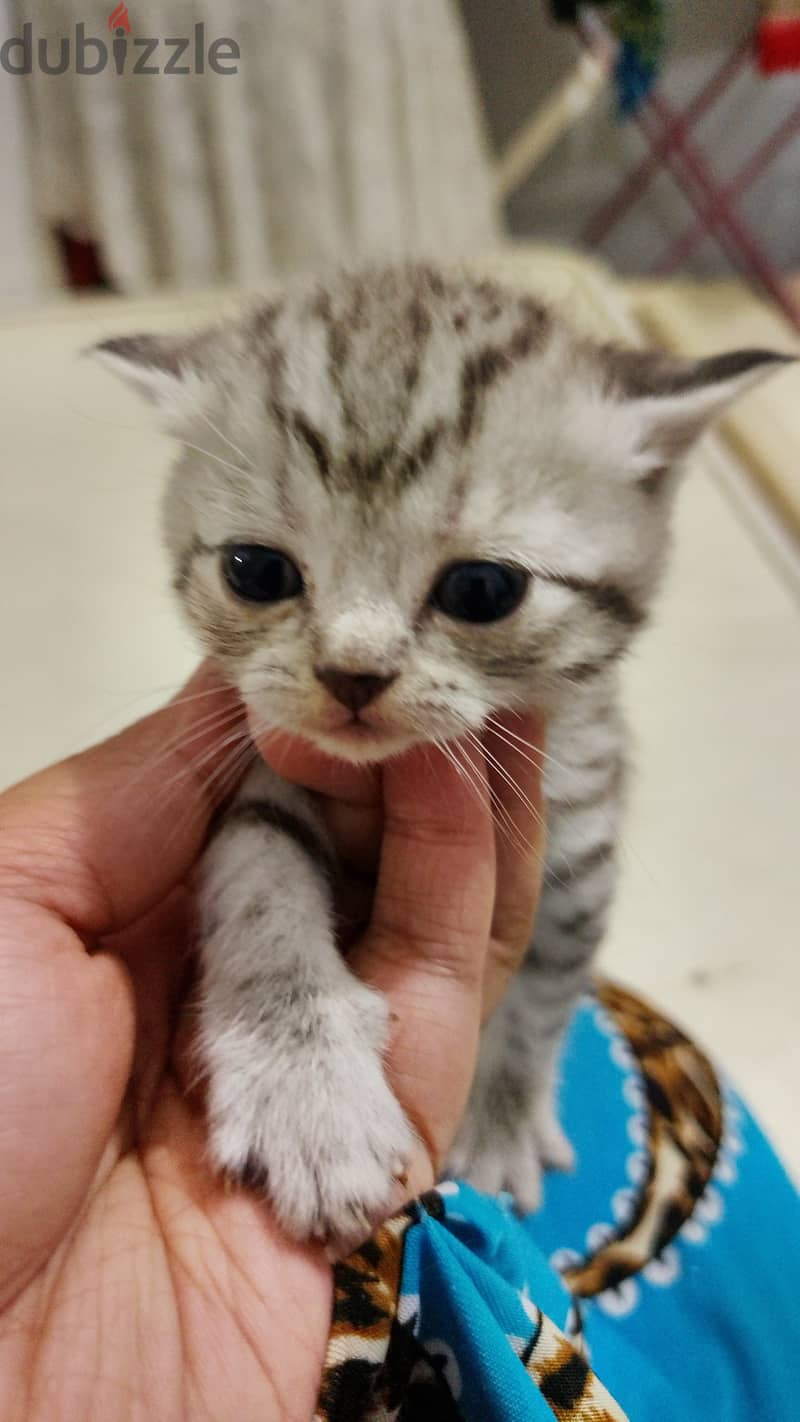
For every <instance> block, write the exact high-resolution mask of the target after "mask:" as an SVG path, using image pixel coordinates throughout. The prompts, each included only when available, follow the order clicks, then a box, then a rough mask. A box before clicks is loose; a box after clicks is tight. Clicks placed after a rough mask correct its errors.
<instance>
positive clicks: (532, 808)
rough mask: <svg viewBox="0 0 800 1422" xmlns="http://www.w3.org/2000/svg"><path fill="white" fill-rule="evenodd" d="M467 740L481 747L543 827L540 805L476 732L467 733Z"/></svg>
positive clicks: (491, 763) (492, 764)
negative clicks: (531, 797) (488, 748)
mask: <svg viewBox="0 0 800 1422" xmlns="http://www.w3.org/2000/svg"><path fill="white" fill-rule="evenodd" d="M467 739H468V740H470V741H472V743H473V745H475V746H478V747H480V749H481V750H482V752H483V754H484V756H485V757H486V759H487V761H488V762H489V764H490V765H491V766H492V767H493V768H494V769H495V770H496V771H497V773H498V775H499V776H501V778H502V779H503V780H504V781H505V783H506V784H507V785H508V786H509V787H510V788H511V789H512V790H513V791H514V793H515V795H516V796H517V798H518V800H519V801H520V802H521V804H523V805H524V806H525V809H526V810H528V811H529V813H530V814H531V815H532V816H533V818H534V819H535V820H536V822H537V823H538V824H540V825H542V826H543V825H544V819H543V816H542V813H541V811H540V809H539V807H538V805H536V804H535V803H534V801H533V800H531V799H530V797H529V796H528V795H526V794H525V792H524V790H523V789H522V788H521V786H520V785H518V784H517V781H516V780H515V779H514V777H513V775H512V774H511V772H510V771H509V770H507V769H506V767H505V766H504V765H503V764H502V762H501V761H499V760H498V759H497V756H495V755H493V754H492V752H491V751H490V750H487V748H486V746H485V745H484V744H483V742H482V741H481V740H479V738H478V737H477V736H476V735H475V732H474V731H467ZM525 759H526V760H529V759H530V757H529V756H526V757H525ZM534 763H535V762H532V764H534Z"/></svg>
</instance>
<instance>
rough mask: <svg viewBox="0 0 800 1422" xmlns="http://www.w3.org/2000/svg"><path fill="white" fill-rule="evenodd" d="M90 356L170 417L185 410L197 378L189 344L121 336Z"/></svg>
mask: <svg viewBox="0 0 800 1422" xmlns="http://www.w3.org/2000/svg"><path fill="white" fill-rule="evenodd" d="M86 354H87V355H90V356H92V357H93V358H94V359H95V360H99V361H100V362H101V363H102V364H103V365H104V366H105V367H106V369H107V370H111V371H113V373H114V374H115V375H119V376H121V378H122V379H123V380H124V381H125V382H126V384H128V385H131V386H132V387H133V389H134V390H136V391H138V393H139V394H140V395H143V396H144V397H145V399H146V400H148V401H149V402H150V404H151V405H155V406H156V407H157V408H158V409H159V410H160V411H161V412H162V413H163V414H164V415H167V416H170V415H175V414H177V413H178V412H179V411H180V410H182V409H183V408H184V407H185V405H186V401H187V385H188V384H190V383H191V382H192V380H193V378H195V377H196V376H197V370H196V367H195V366H194V365H193V364H192V362H191V361H190V360H189V359H188V350H187V343H186V342H185V341H181V340H180V339H179V338H176V337H175V336H117V337H115V338H114V339H113V340H110V341H101V342H100V344H99V345H97V346H91V347H90V348H89V350H88V351H87V352H86Z"/></svg>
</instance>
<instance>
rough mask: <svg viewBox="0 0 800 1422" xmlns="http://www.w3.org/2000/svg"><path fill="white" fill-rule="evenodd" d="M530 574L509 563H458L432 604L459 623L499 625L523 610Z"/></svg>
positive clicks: (444, 578)
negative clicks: (520, 607) (520, 609)
mask: <svg viewBox="0 0 800 1422" xmlns="http://www.w3.org/2000/svg"><path fill="white" fill-rule="evenodd" d="M527 586H528V574H527V573H523V572H522V570H521V568H510V567H508V565H507V564H505V563H454V564H453V566H452V567H451V568H448V570H447V572H446V573H444V574H443V576H442V577H441V578H440V579H439V581H438V583H437V584H436V587H435V588H434V590H433V593H432V595H431V602H432V603H433V606H434V607H438V609H439V611H440V612H444V613H446V614H447V616H448V617H455V618H457V619H458V621H459V622H499V621H500V618H501V617H508V615H509V613H510V612H513V611H514V609H515V608H517V607H519V605H520V603H521V602H522V599H523V598H524V596H525V591H526V589H527Z"/></svg>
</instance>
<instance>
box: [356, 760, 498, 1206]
mask: <svg viewBox="0 0 800 1422" xmlns="http://www.w3.org/2000/svg"><path fill="white" fill-rule="evenodd" d="M383 789H384V833H383V845H382V850H381V862H380V869H379V874H378V884H377V889H376V892H375V899H374V904H373V912H372V919H371V922H370V927H369V929H368V930H367V932H366V934H365V935H364V937H363V939H361V940H360V942H359V943H358V945H357V946H356V948H355V950H354V951H353V953H352V954H351V958H350V961H351V964H352V966H353V967H354V968H355V970H356V972H358V973H359V975H360V976H361V977H362V978H363V979H364V980H365V981H367V982H369V983H370V984H371V985H373V986H374V987H376V988H378V989H379V990H380V991H382V992H383V993H384V994H385V995H386V996H387V997H388V999H389V1003H390V1009H391V1012H392V1020H393V1023H394V1029H393V1033H392V1040H391V1044H390V1050H389V1059H388V1072H389V1076H390V1079H391V1082H392V1086H393V1088H394V1090H395V1092H396V1094H397V1097H398V1099H399V1100H400V1102H401V1104H402V1105H403V1107H404V1109H405V1110H406V1112H407V1114H408V1116H409V1119H410V1120H411V1121H412V1122H413V1123H414V1124H415V1126H416V1129H417V1133H418V1135H419V1137H420V1139H421V1141H422V1142H423V1143H424V1145H425V1148H426V1149H425V1159H424V1160H423V1161H420V1162H419V1163H418V1166H417V1167H415V1171H414V1179H413V1182H412V1181H410V1182H409V1189H410V1191H411V1192H412V1193H418V1192H419V1191H421V1190H424V1189H427V1188H428V1187H429V1186H430V1184H431V1183H432V1181H433V1178H434V1176H435V1172H436V1170H437V1168H438V1167H439V1166H440V1165H441V1163H442V1161H443V1158H444V1156H445V1154H446V1152H447V1150H448V1148H449V1146H450V1144H451V1142H452V1139H453V1137H454V1135H455V1131H456V1129H457V1127H458V1122H459V1120H460V1118H461V1115H462V1113H463V1109H464V1106H465V1103H466V1099H467V1095H468V1092H469V1087H470V1083H471V1080H472V1076H473V1072H474V1068H475V1061H476V1058H477V1050H478V1037H479V1032H480V1022H481V1006H482V1001H481V1000H482V985H483V976H484V971H485V966H486V958H487V951H488V943H489V937H490V930H491V923H492V911H493V904H494V882H495V850H494V833H493V824H492V812H491V798H490V793H489V787H488V783H487V777H486V769H485V765H484V763H483V757H482V755H481V753H480V751H479V750H473V749H472V748H471V747H470V748H467V747H465V746H463V745H452V746H449V747H448V748H447V750H446V751H442V750H439V749H433V748H431V747H425V748H419V749H415V750H413V751H410V752H409V753H408V754H407V755H405V756H403V757H401V758H400V759H398V760H396V761H390V762H388V763H387V764H386V766H385V767H384V777H383ZM417 1174H418V1175H419V1178H417Z"/></svg>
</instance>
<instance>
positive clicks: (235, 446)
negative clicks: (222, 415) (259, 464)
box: [197, 403, 253, 472]
mask: <svg viewBox="0 0 800 1422" xmlns="http://www.w3.org/2000/svg"><path fill="white" fill-rule="evenodd" d="M197 409H198V411H199V413H200V415H201V416H202V418H203V419H204V420H205V422H206V424H207V425H208V427H209V429H210V430H213V432H214V434H215V435H216V436H217V438H218V439H221V440H222V442H223V444H227V446H228V448H229V449H232V450H233V452H234V454H238V456H239V458H240V459H241V460H242V461H243V462H244V464H245V465H246V467H247V469H248V470H249V471H250V472H252V469H253V462H252V460H251V459H248V457H247V455H246V454H245V452H244V450H242V449H240V448H239V446H238V444H234V442H233V440H232V439H229V438H228V436H227V435H226V434H223V432H222V430H220V429H218V428H217V426H216V425H215V424H214V421H213V420H212V419H211V416H210V415H209V414H208V412H207V411H206V410H204V409H203V407H202V405H201V404H199V403H198V405H197Z"/></svg>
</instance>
